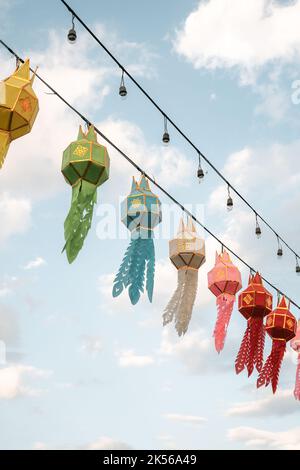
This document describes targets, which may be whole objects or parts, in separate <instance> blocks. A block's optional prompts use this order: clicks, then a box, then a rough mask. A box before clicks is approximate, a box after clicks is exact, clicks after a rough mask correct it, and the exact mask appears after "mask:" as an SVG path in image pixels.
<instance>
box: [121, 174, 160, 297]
mask: <svg viewBox="0 0 300 470" xmlns="http://www.w3.org/2000/svg"><path fill="white" fill-rule="evenodd" d="M121 217H122V222H123V223H124V224H125V225H126V227H127V228H128V229H129V230H130V232H131V242H130V244H129V246H128V248H127V251H126V253H125V256H124V258H123V261H122V264H121V266H120V268H119V271H118V273H117V275H116V277H115V279H114V286H113V292H112V294H113V297H118V296H119V295H120V294H121V293H122V292H123V290H124V289H126V288H127V287H128V294H129V298H130V301H131V303H132V304H133V305H135V304H136V303H137V302H138V301H139V299H140V296H141V293H142V292H144V289H145V274H146V291H147V294H148V298H149V300H150V302H152V297H153V288H154V272H155V250H154V242H153V237H154V233H153V229H154V228H155V227H156V226H157V225H158V224H159V223H160V222H161V219H162V216H161V203H160V200H159V199H158V197H157V196H156V195H155V194H153V193H152V191H151V189H150V186H149V181H148V179H147V178H146V177H145V176H144V175H142V176H141V179H140V181H139V183H138V182H137V181H136V180H135V179H134V178H133V182H132V187H131V192H130V194H129V196H128V197H127V198H126V199H125V200H124V201H123V203H122V206H121Z"/></svg>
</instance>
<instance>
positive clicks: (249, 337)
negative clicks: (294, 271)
mask: <svg viewBox="0 0 300 470" xmlns="http://www.w3.org/2000/svg"><path fill="white" fill-rule="evenodd" d="M272 303H273V297H272V295H271V294H270V292H269V291H267V289H266V288H265V287H264V286H263V282H262V279H261V276H260V275H259V273H256V274H255V275H254V276H252V275H250V278H249V285H248V287H247V288H246V289H245V290H244V291H243V292H242V293H241V294H240V295H239V311H240V312H241V314H242V315H243V316H244V317H245V318H246V320H247V328H246V331H245V334H244V338H243V341H242V343H241V347H240V350H239V352H238V355H237V358H236V361H235V370H236V373H237V374H239V373H240V372H242V370H244V368H245V366H246V367H247V371H248V377H250V375H251V374H252V372H253V369H254V367H256V369H257V371H258V372H260V371H261V369H262V366H263V360H264V358H263V354H264V345H265V327H264V317H265V316H266V315H268V314H269V313H270V312H271V311H272Z"/></svg>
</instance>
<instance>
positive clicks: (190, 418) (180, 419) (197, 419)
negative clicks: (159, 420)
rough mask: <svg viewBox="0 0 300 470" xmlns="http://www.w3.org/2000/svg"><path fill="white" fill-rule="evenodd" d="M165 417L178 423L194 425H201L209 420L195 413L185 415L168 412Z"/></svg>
mask: <svg viewBox="0 0 300 470" xmlns="http://www.w3.org/2000/svg"><path fill="white" fill-rule="evenodd" d="M164 417H165V418H166V419H168V420H169V421H173V422H177V423H185V424H192V425H196V426H198V425H200V424H203V423H206V422H207V419H206V418H202V417H201V416H194V415H184V414H178V413H168V414H165V415H164Z"/></svg>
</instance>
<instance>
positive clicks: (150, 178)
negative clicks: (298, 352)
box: [0, 39, 300, 310]
mask: <svg viewBox="0 0 300 470" xmlns="http://www.w3.org/2000/svg"><path fill="white" fill-rule="evenodd" d="M0 44H2V46H3V47H5V48H6V49H7V50H8V51H9V52H10V53H11V54H13V55H14V56H15V57H16V59H19V60H20V62H22V63H24V60H23V59H22V58H21V57H20V56H19V55H18V54H17V53H16V52H14V51H13V50H12V49H11V48H10V47H9V46H8V45H7V44H5V42H3V41H2V40H1V39H0ZM30 70H31V72H33V73H34V70H33V69H32V68H30ZM35 75H36V77H37V78H38V79H39V80H40V82H42V83H43V84H44V85H45V86H46V87H47V88H49V90H50V91H51V92H52V93H53V94H54V95H56V96H57V97H58V98H59V99H60V100H61V101H62V102H63V103H64V104H65V105H66V106H67V107H68V108H69V109H71V110H72V111H73V112H74V113H75V114H77V116H79V117H80V118H81V119H82V120H83V121H84V122H85V123H86V124H87V125H88V126H91V125H92V123H91V121H90V120H89V119H87V118H86V117H85V116H84V115H83V114H82V113H81V112H80V111H78V109H76V108H75V107H74V106H72V105H71V104H70V103H69V102H68V101H67V100H66V99H65V98H64V97H63V96H62V95H61V94H60V93H58V92H57V91H56V90H55V89H54V88H53V87H52V86H51V85H49V83H47V82H46V80H44V79H43V78H42V77H41V76H40V75H39V74H37V73H36V74H35ZM94 129H95V132H96V133H97V134H98V135H100V137H102V139H104V140H105V141H106V142H107V143H108V144H109V145H110V146H111V147H113V148H114V149H115V150H116V151H117V152H118V153H119V154H120V155H122V157H123V158H125V159H126V160H127V161H128V162H129V163H130V164H131V165H132V166H133V167H134V168H135V169H136V170H137V171H138V172H139V173H141V174H143V175H145V177H146V178H147V179H148V180H149V181H151V183H152V184H154V186H156V188H158V189H159V190H160V191H161V192H162V193H163V194H164V195H165V196H167V198H168V199H170V200H171V201H172V202H173V203H174V204H175V205H177V206H178V207H179V208H180V209H181V210H182V211H183V212H184V213H185V214H187V216H189V217H191V219H192V220H193V221H194V222H196V223H197V224H198V225H200V227H202V229H203V230H205V232H206V233H208V234H209V235H210V236H211V237H213V238H214V239H215V240H216V241H217V242H218V243H219V244H220V245H221V246H223V247H224V248H225V249H226V250H227V251H228V252H229V253H231V254H232V255H233V256H234V257H235V258H236V259H238V260H239V261H240V262H241V263H242V264H244V266H246V267H247V268H248V269H250V270H251V271H253V272H256V271H257V270H256V269H254V268H253V267H251V266H250V265H249V264H248V263H247V261H245V260H244V259H243V258H241V257H240V256H239V255H238V254H237V253H235V252H234V251H233V250H232V249H231V248H229V247H228V246H227V245H226V244H225V243H224V242H223V241H222V240H220V238H218V237H217V235H215V234H214V233H213V232H212V231H211V230H209V229H208V228H207V227H206V226H205V225H203V224H202V223H201V222H200V221H199V220H198V219H197V218H196V217H195V215H194V214H192V213H191V212H190V211H189V210H188V209H186V207H184V205H183V204H181V203H180V202H179V201H178V200H177V199H175V197H174V196H172V195H171V194H170V193H169V192H168V191H167V190H166V189H164V187H163V186H161V185H160V184H159V183H157V182H156V181H155V179H154V178H153V177H151V176H150V175H148V174H147V173H146V171H145V170H143V168H141V167H140V166H139V165H138V164H137V163H136V162H135V161H134V160H132V158H130V157H129V156H128V155H127V154H126V153H125V152H123V150H121V149H120V148H119V147H118V146H117V145H116V144H115V143H114V142H112V141H111V140H110V139H109V138H108V137H106V135H105V134H103V133H102V132H101V131H100V130H99V129H98V128H97V127H96V126H94ZM296 257H297V255H296ZM261 278H262V280H263V281H264V282H265V283H266V284H268V285H269V286H270V287H271V288H272V289H274V291H277V292H279V293H280V294H281V295H284V296H285V298H286V299H287V300H288V301H290V302H291V304H292V305H294V307H296V308H298V309H299V310H300V306H299V305H298V304H297V303H296V302H295V301H294V300H292V299H291V298H290V297H288V296H287V295H286V294H285V293H284V292H282V291H281V290H279V289H278V287H276V286H275V285H274V284H272V283H271V282H270V281H268V280H267V279H266V278H264V277H262V276H261Z"/></svg>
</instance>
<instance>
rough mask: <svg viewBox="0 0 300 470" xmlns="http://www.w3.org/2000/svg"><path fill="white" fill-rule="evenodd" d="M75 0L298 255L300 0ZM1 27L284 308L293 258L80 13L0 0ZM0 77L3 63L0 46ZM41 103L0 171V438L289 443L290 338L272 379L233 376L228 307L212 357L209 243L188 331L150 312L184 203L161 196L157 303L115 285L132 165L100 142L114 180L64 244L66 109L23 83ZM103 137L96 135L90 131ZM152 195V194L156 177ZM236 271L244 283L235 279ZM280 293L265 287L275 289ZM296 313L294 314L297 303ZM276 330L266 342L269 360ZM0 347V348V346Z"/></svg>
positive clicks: (24, 445)
mask: <svg viewBox="0 0 300 470" xmlns="http://www.w3.org/2000/svg"><path fill="white" fill-rule="evenodd" d="M70 3H71V5H72V6H73V7H74V9H75V10H76V11H77V12H78V14H79V15H80V16H81V17H82V18H83V19H84V20H85V21H86V23H87V24H88V25H89V26H90V27H91V28H92V29H93V30H94V31H96V32H97V34H98V35H99V37H100V38H101V40H102V41H103V42H104V43H105V44H106V45H107V46H108V47H109V48H110V49H111V50H112V51H113V53H114V54H115V55H116V56H117V57H118V58H119V60H120V61H121V62H122V63H123V64H124V65H125V66H126V67H128V70H129V71H130V72H131V73H132V74H133V75H134V76H135V77H136V79H137V80H138V81H139V82H140V83H141V84H142V85H143V86H144V87H145V89H146V90H147V91H148V92H149V93H150V94H151V95H152V96H153V97H154V98H155V99H156V100H157V101H158V102H159V103H160V105H161V106H162V107H163V109H165V110H166V111H167V112H168V113H169V114H170V116H172V118H173V119H174V121H175V122H176V123H178V124H179V126H180V127H181V128H182V129H183V130H184V131H185V132H186V133H187V135H189V136H190V137H191V139H192V140H193V141H194V142H195V144H196V145H197V146H198V147H199V148H200V149H201V150H202V152H203V153H204V154H205V155H206V156H207V157H208V158H209V159H210V160H211V161H212V162H213V164H215V165H216V166H217V167H218V168H219V169H220V170H222V172H223V173H224V174H225V175H226V177H227V178H228V179H229V180H230V181H231V182H232V184H234V185H235V186H236V187H237V189H239V190H240V191H241V192H242V194H243V195H245V196H246V197H247V199H248V200H249V201H250V202H251V203H252V204H253V205H254V207H255V208H256V209H257V210H258V212H261V213H262V215H263V216H264V217H265V218H266V219H267V220H268V221H269V222H270V223H271V225H272V226H274V228H275V229H276V230H277V231H278V232H279V233H280V234H281V235H282V236H283V237H284V238H285V239H286V240H287V241H288V242H289V243H290V245H291V246H292V247H293V248H294V249H295V250H296V251H297V250H298V252H299V241H298V237H299V230H300V221H299V218H298V215H297V212H298V207H299V204H300V196H299V191H298V187H299V181H300V163H299V152H300V139H299V130H300V124H299V112H300V93H299V89H300V81H299V80H300V75H299V65H300V30H299V27H298V24H299V22H298V17H299V14H300V1H299V0H295V1H277V2H275V1H271V0H270V1H267V0H252V1H251V2H249V1H246V0H242V1H241V0H207V1H196V0H194V1H191V0H186V1H185V2H181V1H179V0H172V1H171V0H165V1H164V2H158V1H152V2H140V1H137V0H131V1H130V2H126V5H124V2H121V1H119V0H112V1H110V2H104V3H103V2H96V1H95V0H86V2H85V6H84V7H83V5H82V2H80V1H79V0H70ZM0 19H1V25H2V28H1V31H2V32H1V38H2V39H3V40H4V41H5V42H7V43H8V44H9V45H10V46H11V47H12V48H13V49H14V50H15V51H16V52H17V53H18V54H20V55H21V56H22V57H30V60H31V65H32V67H35V66H38V67H39V73H40V75H41V76H42V77H44V78H45V79H46V80H47V81H48V82H49V83H50V84H51V85H53V87H54V88H56V89H57V91H58V92H60V93H61V94H62V95H63V96H65V97H66V99H68V100H69V101H70V102H71V103H72V104H73V105H74V106H76V107H77V108H78V109H80V111H81V112H82V113H83V114H85V115H86V116H87V117H88V118H89V120H90V121H91V122H94V123H95V124H96V125H97V127H99V129H101V131H103V132H104V134H106V135H107V136H108V137H109V138H111V140H113V141H114V142H115V143H116V144H117V145H118V146H119V147H120V148H121V149H122V150H124V151H125V152H127V153H128V154H129V155H130V156H131V157H132V158H133V159H134V160H135V161H137V162H138V163H139V164H140V165H141V166H142V167H143V168H144V169H145V170H146V171H147V172H149V174H150V175H153V176H154V177H155V180H156V181H157V182H159V183H161V184H162V185H163V186H165V187H166V188H167V189H168V190H169V191H170V192H171V193H172V194H173V195H174V196H175V197H176V198H177V199H179V200H180V201H181V202H183V203H184V204H186V205H187V207H189V208H190V209H191V210H192V211H193V212H195V213H197V214H198V215H199V217H201V220H202V221H203V222H204V223H205V225H206V226H207V227H208V228H209V229H210V230H212V231H213V232H214V233H216V234H217V235H218V236H219V237H220V238H221V239H222V240H223V241H224V242H225V243H228V245H229V246H230V247H232V248H233V249H234V250H236V251H237V252H238V253H239V254H240V256H241V257H243V258H244V259H245V260H246V261H247V262H248V263H249V264H250V265H252V266H254V267H255V268H257V269H258V270H260V271H261V272H262V274H263V275H264V276H265V277H267V278H268V279H270V280H271V281H272V282H273V283H274V284H275V285H277V286H278V287H279V288H280V289H281V290H282V291H284V292H286V294H287V295H288V296H290V297H291V298H293V299H294V300H295V301H296V302H298V303H299V298H298V297H299V282H300V279H299V278H298V277H297V276H296V274H295V258H294V257H293V255H291V254H290V253H289V252H288V251H287V250H286V249H285V248H284V256H283V258H282V259H281V260H278V259H277V257H276V251H277V241H276V237H274V235H273V234H272V233H270V231H269V230H268V229H267V228H266V227H265V226H264V225H263V224H262V225H261V228H262V237H261V238H260V239H259V240H257V238H256V236H255V217H254V214H253V213H252V212H251V211H249V209H248V208H247V207H246V206H245V205H244V204H243V203H242V202H241V201H239V200H238V199H237V198H236V197H234V196H233V199H234V209H233V211H232V212H230V213H228V212H227V211H226V198H227V188H226V187H225V186H224V184H223V183H222V181H221V180H220V179H219V178H218V177H217V176H216V175H215V174H214V172H213V171H212V170H211V169H210V168H209V167H208V166H207V165H205V163H203V168H204V170H205V173H206V174H205V178H204V181H203V182H202V183H201V184H199V183H198V180H197V176H196V175H197V165H198V157H197V154H195V152H194V151H193V149H191V147H189V146H188V145H187V144H186V142H185V141H184V140H183V139H182V138H180V136H179V135H178V134H176V132H175V130H174V129H172V128H171V127H170V128H169V132H170V137H171V142H170V144H169V145H168V146H167V147H165V146H163V145H162V142H161V137H162V132H163V119H162V116H161V115H160V114H159V113H158V112H157V110H155V109H154V108H153V106H152V105H151V104H150V103H149V102H148V101H147V100H145V98H144V97H143V96H142V95H141V93H140V92H139V91H138V90H137V89H136V88H135V87H134V86H133V84H131V83H130V82H129V81H128V80H126V86H127V89H128V96H127V99H126V100H124V101H122V100H121V99H120V97H119V95H118V88H119V84H120V78H121V77H120V70H119V69H118V68H117V67H116V65H115V64H114V63H113V62H112V61H111V60H110V59H109V57H107V55H106V54H105V52H104V51H103V50H102V49H101V48H99V47H98V46H97V45H96V43H95V42H94V41H93V39H92V38H91V37H89V36H88V35H87V34H86V32H85V31H84V30H83V29H82V27H80V25H78V24H77V23H75V24H76V30H77V36H78V38H77V42H76V44H75V45H71V44H69V43H68V42H67V40H66V35H67V32H68V29H69V28H70V27H71V18H70V14H69V13H68V12H67V11H66V10H65V8H64V7H63V6H62V4H61V3H60V2H59V1H52V2H46V3H45V4H43V6H42V5H41V2H39V1H37V0H27V1H26V2H25V1H24V0H11V1H8V0H0ZM0 61H1V79H4V78H6V77H7V76H8V75H9V74H10V73H12V71H13V70H14V67H15V60H14V59H13V58H12V57H11V56H10V54H9V53H8V52H7V51H6V50H4V49H1V48H0ZM34 89H35V91H36V93H37V95H38V97H39V102H40V112H39V115H38V117H37V120H36V123H35V125H34V128H33V130H32V132H31V133H30V134H29V135H27V136H25V137H23V138H22V139H19V140H17V141H15V142H13V143H12V145H11V147H10V150H9V153H8V155H7V158H6V161H5V164H4V166H3V168H2V169H1V172H0V218H1V230H0V259H1V271H0V341H1V342H2V343H1V344H2V346H3V344H4V345H5V350H6V354H2V355H1V359H2V360H1V365H0V415H1V422H2V423H4V425H2V426H1V430H0V448H1V449H300V426H299V410H300V407H299V403H298V402H296V401H295V400H294V397H293V387H294V380H295V372H296V360H297V359H296V355H295V353H294V352H293V351H291V349H290V348H289V347H288V348H287V353H286V357H285V360H284V364H283V367H282V373H281V378H280V384H279V389H278V392H277V394H276V395H275V396H273V394H272V391H271V390H270V389H269V388H268V389H259V390H257V389H256V385H255V384H256V377H255V376H253V377H251V378H250V379H248V378H247V377H246V374H241V375H240V376H236V375H235V371H234V360H235V357H236V354H237V351H238V349H239V344H240V342H241V339H242V336H243V334H244V330H245V327H246V322H245V320H244V319H243V317H242V316H241V315H240V314H239V312H238V310H237V307H235V308H234V312H233V315H232V320H231V323H230V326H229V330H228V336H227V341H226V345H225V348H224V350H223V351H222V353H221V354H220V355H218V354H217V353H216V352H215V350H214V347H213V342H212V332H213V327H214V323H215V319H216V305H215V298H214V296H213V295H212V294H211V293H210V292H209V291H208V288H207V272H208V271H209V270H210V269H211V268H212V266H213V264H214V256H215V251H216V250H220V246H218V244H217V243H216V242H215V241H214V240H213V239H212V238H211V237H209V236H206V235H205V234H204V233H202V232H201V231H199V234H200V235H201V236H205V243H206V263H205V264H204V265H203V266H202V267H201V268H200V271H199V284H198V294H197V300H196V304H195V307H194V311H193V317H192V321H191V323H190V326H189V330H188V332H187V333H186V335H185V336H184V337H183V338H179V337H178V336H177V335H176V332H175V329H174V325H172V324H171V325H168V326H166V327H163V326H162V314H163V311H164V308H165V306H166V305H167V303H168V300H169V299H170V297H171V295H172V293H173V291H174V289H175V287H176V276H177V273H176V270H175V268H174V267H173V266H172V264H171V262H170V260H169V258H168V241H169V239H170V238H172V237H173V236H174V235H175V233H176V229H177V224H178V221H179V219H180V216H181V213H180V210H178V209H177V208H175V207H174V206H172V205H170V203H169V201H168V200H167V199H166V198H165V197H164V196H163V195H162V194H159V193H157V194H158V196H159V197H160V199H161V202H162V205H163V206H162V207H163V222H162V225H161V227H160V229H158V230H157V231H156V240H155V249H156V273H155V288H154V300H153V303H152V304H150V303H149V301H148V300H147V298H146V296H145V295H144V296H143V298H142V299H141V300H140V302H139V303H138V304H137V305H135V306H132V305H131V304H130V301H129V298H128V294H127V292H126V293H123V295H122V296H120V297H119V298H117V299H113V298H112V295H111V290H112V283H113V278H114V275H115V273H116V272H117V270H118V268H119V265H120V263H121V261H122V257H123V254H124V252H125V250H126V248H127V245H128V240H129V238H128V233H127V231H126V229H125V227H122V225H121V223H120V221H119V218H120V213H119V205H120V201H121V200H122V199H123V198H124V197H125V196H126V195H127V194H128V193H129V191H130V187H131V179H132V176H135V177H137V178H138V177H139V175H138V174H137V172H136V171H135V169H134V168H133V167H131V166H130V165H129V164H128V163H127V162H126V161H125V160H124V159H122V157H121V156H120V155H119V154H117V153H116V151H114V150H113V149H112V148H110V147H109V146H108V151H109V154H110V158H111V171H110V179H109V181H108V182H106V183H105V184H104V185H103V186H101V187H100V188H99V189H98V206H97V208H96V209H95V213H94V219H93V225H92V228H91V230H90V233H89V235H88V237H87V239H86V241H85V244H84V247H83V249H82V251H81V252H80V254H79V256H78V258H77V259H76V261H75V262H74V263H73V264H72V265H69V264H68V262H67V259H66V256H65V254H62V253H61V250H62V248H63V245H64V234H63V224H64V220H65V217H66V215H67V213H68V210H69V206H70V198H71V189H70V187H69V186H68V185H67V184H66V183H65V181H64V179H63V177H62V175H61V172H60V165H61V158H62V152H63V151H64V149H65V148H66V147H67V146H68V144H69V143H70V142H71V141H73V140H75V139H76V137H77V133H78V126H79V125H80V124H83V123H82V122H80V119H78V117H77V116H76V115H74V114H73V113H72V112H71V111H70V110H68V109H67V108H66V107H65V106H64V105H63V103H61V102H60V101H59V100H58V99H57V98H56V97H55V96H53V95H50V94H47V93H48V90H47V89H46V87H45V86H44V85H42V84H41V83H39V81H38V80H36V81H35V84H34ZM99 142H100V143H102V144H103V145H104V142H103V141H101V139H100V138H99ZM152 189H153V191H154V192H155V188H154V187H153V188H152ZM234 261H235V262H236V264H237V266H238V267H239V269H240V270H241V273H242V279H243V285H244V286H246V285H247V278H248V274H249V272H248V271H247V270H246V269H245V268H244V267H243V265H242V264H241V263H239V262H238V261H237V260H234ZM275 297H276V295H275V293H274V298H275ZM292 311H293V313H294V314H295V316H296V317H297V318H298V317H299V313H298V311H297V310H296V309H292ZM270 346H271V341H270V340H269V339H268V340H267V343H266V350H265V354H268V352H269V350H270ZM2 349H3V348H2Z"/></svg>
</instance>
